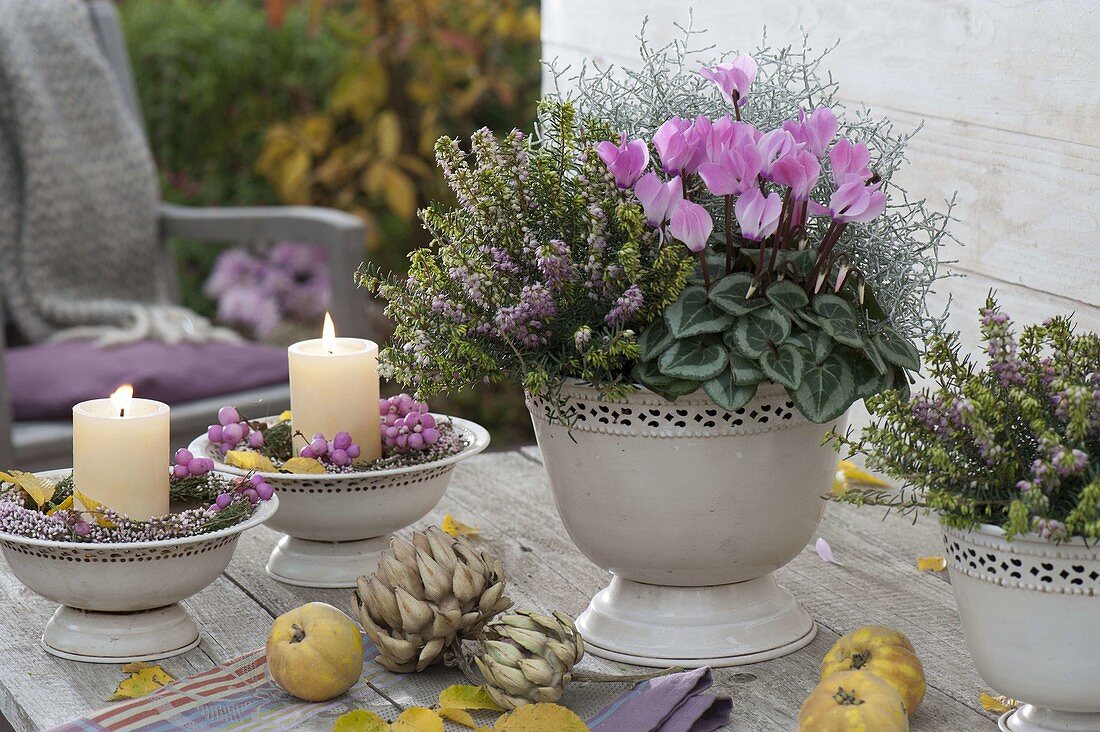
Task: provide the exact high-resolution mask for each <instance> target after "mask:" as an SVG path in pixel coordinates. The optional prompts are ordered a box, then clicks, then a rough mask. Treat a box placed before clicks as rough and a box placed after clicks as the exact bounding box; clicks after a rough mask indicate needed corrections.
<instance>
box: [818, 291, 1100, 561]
mask: <svg viewBox="0 0 1100 732" xmlns="http://www.w3.org/2000/svg"><path fill="white" fill-rule="evenodd" d="M981 332H982V338H983V341H984V343H985V345H986V350H985V354H986V356H987V357H988V362H987V363H986V364H984V365H979V364H977V363H975V362H974V361H973V360H972V359H971V358H970V357H968V356H965V355H960V349H959V338H958V334H951V335H946V336H942V337H935V338H933V339H932V340H931V341H930V346H929V349H928V352H927V355H926V363H927V365H928V367H929V370H930V373H931V376H932V378H933V380H934V383H935V387H934V388H929V389H925V390H923V391H921V392H920V393H919V394H917V395H916V396H915V397H914V398H913V399H912V401H907V400H905V399H904V398H903V397H902V396H901V395H900V394H898V393H897V392H886V393H883V394H880V395H878V396H876V397H873V398H872V399H869V400H867V406H868V408H869V409H870V410H871V412H872V414H873V415H874V416H875V417H876V420H875V422H874V423H873V424H871V425H870V426H868V427H866V428H865V429H864V430H863V431H862V434H861V435H860V437H859V438H858V439H855V438H853V437H852V436H851V435H845V436H840V435H834V438H835V441H836V443H837V445H838V446H839V447H841V448H845V449H847V450H849V451H850V452H852V453H853V454H859V455H864V456H865V457H866V459H867V465H868V467H870V468H872V469H874V470H879V471H882V472H884V473H886V474H887V475H890V476H892V477H893V478H896V479H897V480H898V481H899V482H901V483H903V484H904V485H903V488H902V490H901V491H900V492H898V493H895V492H887V491H882V490H854V489H853V490H849V491H847V492H846V493H844V494H842V495H840V496H839V497H837V500H840V501H844V502H848V503H854V504H858V505H876V506H887V507H889V508H891V509H895V510H899V511H903V512H911V511H915V510H920V509H930V510H932V511H935V512H937V513H938V514H939V515H940V517H941V519H942V520H943V522H944V523H945V524H947V525H949V526H953V527H957V528H971V527H973V526H976V525H978V524H993V525H995V526H999V527H1002V528H1003V529H1004V530H1005V532H1006V533H1007V534H1008V535H1009V537H1012V536H1015V535H1019V534H1024V533H1027V532H1035V533H1037V534H1039V535H1040V536H1042V537H1043V538H1046V539H1052V540H1061V539H1066V538H1069V537H1075V536H1080V537H1084V538H1086V539H1090V540H1094V539H1097V538H1100V336H1097V334H1095V333H1075V332H1074V326H1073V322H1072V321H1071V320H1070V318H1068V317H1055V318H1051V319H1050V320H1048V321H1046V322H1045V323H1043V324H1041V325H1030V326H1027V327H1025V328H1024V329H1023V331H1022V333H1019V334H1017V331H1016V329H1015V327H1014V326H1013V323H1012V321H1011V320H1010V319H1009V318H1008V316H1007V315H1005V314H1004V313H1003V312H1001V311H1000V309H999V307H998V306H997V303H996V300H995V299H994V298H993V296H992V295H991V296H990V297H989V298H988V299H987V301H986V304H985V307H983V308H982V309H981Z"/></svg>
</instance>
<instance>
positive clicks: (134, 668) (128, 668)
mask: <svg viewBox="0 0 1100 732" xmlns="http://www.w3.org/2000/svg"><path fill="white" fill-rule="evenodd" d="M152 667H153V664H151V663H146V662H145V661H131V662H130V663H127V664H124V665H123V666H122V673H124V674H133V673H137V672H138V671H141V670H142V669H147V668H152Z"/></svg>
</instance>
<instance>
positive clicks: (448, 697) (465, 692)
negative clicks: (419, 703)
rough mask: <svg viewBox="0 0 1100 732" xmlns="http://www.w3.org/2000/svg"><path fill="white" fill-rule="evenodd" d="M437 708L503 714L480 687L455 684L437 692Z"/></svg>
mask: <svg viewBox="0 0 1100 732" xmlns="http://www.w3.org/2000/svg"><path fill="white" fill-rule="evenodd" d="M439 706H441V707H449V708H451V709H488V710H489V711H491V712H503V711H504V709H502V708H501V707H499V706H497V704H496V702H494V701H493V699H492V697H490V696H489V694H488V693H487V692H486V691H485V689H484V688H483V687H480V686H469V685H466V684H455V685H454V686H448V687H447V688H446V689H444V690H443V691H441V692H439Z"/></svg>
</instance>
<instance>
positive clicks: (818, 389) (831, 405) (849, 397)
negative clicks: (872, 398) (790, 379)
mask: <svg viewBox="0 0 1100 732" xmlns="http://www.w3.org/2000/svg"><path fill="white" fill-rule="evenodd" d="M788 393H789V394H790V397H791V400H792V401H793V402H794V403H795V406H796V407H798V410H799V411H800V412H802V414H803V415H804V416H805V417H806V419H808V420H810V421H811V422H817V423H819V424H821V423H824V422H830V421H832V420H834V419H836V418H837V417H839V416H840V415H842V414H844V412H845V411H847V409H848V407H850V406H852V402H854V401H855V399H856V384H855V379H854V378H853V377H852V372H851V369H850V368H849V367H848V364H847V363H846V362H845V360H844V358H843V357H842V356H839V355H838V354H836V353H833V354H831V355H830V356H829V357H828V358H827V359H825V360H824V361H823V362H822V363H821V365H819V366H815V367H813V368H809V369H807V370H806V373H805V374H803V376H802V383H801V384H800V385H799V387H798V388H797V389H795V390H794V391H792V392H788Z"/></svg>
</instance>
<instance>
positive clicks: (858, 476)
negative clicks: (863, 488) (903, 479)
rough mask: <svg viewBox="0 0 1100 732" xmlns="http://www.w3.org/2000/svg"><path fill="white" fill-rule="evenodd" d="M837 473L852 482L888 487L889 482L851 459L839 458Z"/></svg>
mask: <svg viewBox="0 0 1100 732" xmlns="http://www.w3.org/2000/svg"><path fill="white" fill-rule="evenodd" d="M836 470H837V472H838V473H840V474H842V475H843V476H844V477H845V478H847V479H848V480H850V481H851V482H853V483H861V484H863V485H870V486H875V487H876V488H889V487H890V484H889V483H888V482H886V481H885V480H883V479H882V478H880V477H878V476H877V475H875V474H874V473H870V472H868V471H866V470H864V469H863V468H861V467H859V466H858V465H856V464H855V463H853V462H852V461H851V460H841V461H840V463H839V464H837V466H836Z"/></svg>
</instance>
